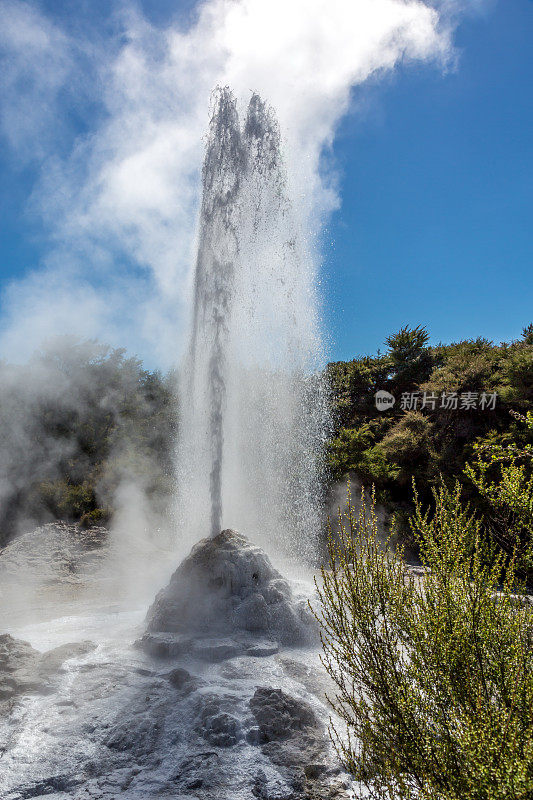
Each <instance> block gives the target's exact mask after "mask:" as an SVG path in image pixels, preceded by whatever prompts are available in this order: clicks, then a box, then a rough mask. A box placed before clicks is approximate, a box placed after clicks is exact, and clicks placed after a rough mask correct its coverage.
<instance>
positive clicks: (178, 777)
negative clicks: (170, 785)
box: [170, 751, 221, 791]
mask: <svg viewBox="0 0 533 800" xmlns="http://www.w3.org/2000/svg"><path fill="white" fill-rule="evenodd" d="M220 771H221V759H220V756H219V755H218V753H216V752H214V751H208V752H202V753H194V754H193V755H191V756H188V757H187V758H185V759H184V760H183V761H182V762H181V763H180V765H179V767H178V768H177V770H176V771H175V772H174V773H173V775H172V776H171V778H170V780H171V781H173V782H174V783H175V784H177V786H178V788H179V789H180V790H183V789H184V790H187V791H193V790H194V789H204V790H209V789H211V788H214V787H216V786H217V785H218V784H219V783H220V778H219V776H220Z"/></svg>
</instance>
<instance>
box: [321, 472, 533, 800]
mask: <svg viewBox="0 0 533 800" xmlns="http://www.w3.org/2000/svg"><path fill="white" fill-rule="evenodd" d="M363 500H364V498H363ZM434 501H435V512H434V514H433V515H432V516H430V515H429V514H428V513H427V512H425V511H423V509H422V507H421V504H420V502H419V500H418V498H416V502H415V506H416V510H415V513H414V515H413V517H412V518H411V520H410V524H411V527H412V530H413V533H414V535H415V536H416V538H417V539H418V541H419V545H420V551H421V555H422V559H423V563H424V564H425V566H426V568H427V570H426V573H425V575H424V577H423V578H420V577H419V576H417V575H415V574H414V573H413V572H412V571H411V570H409V569H408V568H407V567H406V564H405V562H404V560H403V557H402V555H403V554H402V551H401V549H400V550H399V551H397V552H396V553H393V552H391V551H390V550H389V549H388V548H387V547H384V546H383V543H382V542H380V540H379V538H378V533H377V524H376V518H375V513H374V503H372V510H371V511H370V512H368V510H365V509H367V505H366V504H365V502H364V501H363V502H362V503H361V507H360V511H359V514H358V516H357V518H356V517H355V514H354V511H353V507H352V504H351V502H350V498H349V503H348V511H347V514H346V517H344V518H343V517H341V518H340V520H339V526H340V530H339V532H338V535H337V536H335V537H334V536H332V535H330V539H329V567H328V568H327V569H323V570H322V580H321V581H320V582H317V589H318V593H319V596H320V600H321V609H320V610H318V609H317V616H318V619H319V621H320V622H321V625H322V642H323V648H324V651H323V661H324V664H325V667H326V669H327V671H328V673H329V674H330V676H331V678H332V679H333V681H334V684H335V686H336V693H335V695H334V696H333V697H331V698H330V702H331V704H332V706H333V709H334V710H335V712H336V713H337V714H338V716H339V717H340V719H341V720H342V721H343V723H344V726H345V728H346V730H344V727H343V728H342V729H339V727H337V728H336V727H335V726H334V725H332V730H331V732H332V738H333V740H334V742H335V743H336V746H337V749H338V752H339V755H340V757H341V759H342V761H343V763H344V765H345V767H346V768H347V769H348V770H349V771H350V772H352V773H353V774H354V775H355V777H356V778H357V779H358V780H359V781H361V782H362V784H363V785H364V786H365V787H366V788H367V789H368V790H369V792H370V796H371V797H374V798H390V800H392V798H398V799H401V798H415V797H416V798H425V799H426V800H430V799H431V800H437V799H438V800H468V799H471V800H489V798H490V800H504V799H505V800H526V798H529V800H530V798H531V797H532V796H533V619H532V611H531V608H530V607H529V606H528V605H527V598H526V597H525V596H523V594H522V589H521V587H520V585H519V583H518V581H517V577H516V567H515V563H514V561H513V560H512V559H511V560H509V559H508V558H506V556H505V554H504V553H503V552H502V551H495V550H489V549H488V548H487V545H486V544H485V542H486V541H487V540H486V536H485V535H484V532H483V530H482V523H481V521H480V519H479V518H478V517H476V516H475V515H474V514H472V513H471V512H470V510H469V508H468V506H466V505H465V504H464V503H463V502H462V499H461V492H460V488H459V486H457V487H456V489H455V490H454V491H449V490H448V489H446V488H445V487H444V486H441V488H440V489H438V490H435V494H434Z"/></svg>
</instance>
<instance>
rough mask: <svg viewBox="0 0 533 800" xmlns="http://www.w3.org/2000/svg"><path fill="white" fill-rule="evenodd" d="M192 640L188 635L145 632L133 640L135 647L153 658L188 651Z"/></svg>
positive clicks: (170, 656) (176, 654)
mask: <svg viewBox="0 0 533 800" xmlns="http://www.w3.org/2000/svg"><path fill="white" fill-rule="evenodd" d="M192 646H193V640H192V638H191V637H190V636H183V635H178V636H176V635H174V634H168V633H150V632H148V633H145V634H144V636H142V637H141V638H140V639H138V640H137V641H136V642H135V647H138V648H139V649H140V650H143V651H144V652H145V653H147V654H148V655H151V656H154V657H155V658H176V657H179V656H183V655H187V654H188V653H190V651H191V649H192Z"/></svg>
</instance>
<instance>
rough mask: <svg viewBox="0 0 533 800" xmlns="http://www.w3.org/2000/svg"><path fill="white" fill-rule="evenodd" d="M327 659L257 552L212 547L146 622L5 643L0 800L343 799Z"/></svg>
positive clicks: (299, 605) (227, 541) (45, 630)
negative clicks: (330, 728) (330, 731)
mask: <svg viewBox="0 0 533 800" xmlns="http://www.w3.org/2000/svg"><path fill="white" fill-rule="evenodd" d="M217 538H218V537H217ZM0 562H1V557H0ZM74 633H75V634H76V635H75V636H73V634H74ZM24 635H26V636H27V639H28V640H29V641H24ZM69 638H73V639H74V638H76V639H77V641H75V642H73V643H72V642H66V641H65V640H66V639H69ZM88 638H89V639H91V640H92V641H88V640H87V639H88ZM58 642H63V643H62V644H59V646H55V647H51V648H48V645H49V644H56V645H57V643H58ZM43 645H44V647H43ZM43 650H46V652H44V653H43V652H42V651H43ZM318 653H319V651H318V647H317V643H316V629H315V628H314V625H313V619H312V617H311V616H310V615H309V613H308V611H307V606H306V604H305V602H304V598H303V597H301V596H298V593H297V592H295V591H294V587H293V586H292V585H291V584H290V583H289V582H288V581H286V580H285V579H284V578H283V577H282V576H281V575H280V573H279V572H277V571H276V570H275V569H274V568H273V567H272V565H271V563H270V561H269V560H268V558H267V557H266V556H265V554H264V553H262V551H261V550H259V549H258V548H255V547H253V546H252V545H250V544H249V543H248V542H247V541H246V540H245V539H244V538H243V537H240V536H238V535H237V534H235V533H233V532H224V533H223V534H221V536H220V538H219V540H218V542H217V541H216V540H207V541H204V542H202V543H200V544H199V545H197V547H196V548H195V549H194V550H193V552H192V553H191V555H190V556H189V558H188V559H186V560H185V561H184V562H183V563H182V565H181V566H180V567H179V568H178V570H177V571H176V572H175V573H174V575H173V576H172V578H171V580H170V582H169V584H168V585H167V586H166V587H165V589H163V590H162V591H161V592H160V593H159V594H158V596H157V598H156V600H155V601H154V603H153V604H152V606H151V608H150V610H149V612H148V615H147V617H146V612H145V609H143V608H142V607H140V608H137V609H136V610H134V611H131V610H126V609H120V610H117V609H114V610H109V609H106V608H98V609H96V608H95V607H93V608H92V609H91V610H90V613H88V614H87V613H86V614H85V615H74V616H69V617H63V618H56V619H55V620H54V621H53V622H41V623H34V624H32V625H29V626H28V625H27V626H25V627H21V628H20V629H18V630H14V629H13V630H11V631H10V635H3V636H2V637H1V638H0V797H2V800H23V798H44V797H46V798H54V800H60V798H61V799H62V798H76V799H79V800H81V799H82V798H84V799H86V800H89V798H101V799H102V800H103V799H104V798H105V799H106V800H107V799H111V798H115V797H118V796H120V797H124V798H125V799H126V800H141V798H142V800H150V798H160V797H169V798H170V797H172V798H181V800H184V799H185V798H189V799H190V800H194V799H195V798H196V800H207V798H210V800H211V798H214V799H215V800H216V799H217V798H219V800H253V798H262V799H263V800H304V798H308V799H309V800H311V798H314V799H316V800H318V798H321V800H326V799H327V798H339V800H340V799H341V798H343V799H344V798H347V797H349V788H348V787H349V779H348V777H347V776H346V775H344V774H343V773H342V771H341V769H340V768H339V766H338V763H337V761H336V759H335V757H334V754H333V753H332V752H331V747H330V744H329V741H328V736H327V727H326V726H327V720H328V709H327V706H326V704H325V700H324V693H325V691H326V689H327V688H328V685H327V678H326V676H325V674H324V672H323V670H322V668H321V667H320V663H319V657H318Z"/></svg>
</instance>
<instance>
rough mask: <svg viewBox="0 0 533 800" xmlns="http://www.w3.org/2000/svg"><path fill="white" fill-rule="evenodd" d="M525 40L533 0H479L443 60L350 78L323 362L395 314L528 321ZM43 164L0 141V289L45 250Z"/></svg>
mask: <svg viewBox="0 0 533 800" xmlns="http://www.w3.org/2000/svg"><path fill="white" fill-rule="evenodd" d="M193 6H194V4H193V3H192V2H189V1H187V2H182V3H178V4H176V3H169V2H155V0H150V2H145V3H143V4H142V8H143V11H144V14H145V15H146V16H147V18H148V19H149V20H150V22H151V23H152V24H153V25H155V26H165V25H166V24H168V22H169V19H170V18H174V19H176V18H177V19H178V20H179V21H180V22H181V23H183V21H184V20H187V19H188V18H189V16H190V14H191V10H192V9H193ZM39 8H40V9H41V11H42V12H44V13H45V14H46V15H47V17H48V18H49V19H50V20H51V21H52V22H54V23H57V24H58V25H62V26H64V27H66V29H67V30H69V31H71V32H72V31H76V29H77V28H78V27H83V25H84V20H85V22H87V21H90V23H91V25H93V26H94V28H95V29H96V30H97V29H98V28H99V27H101V28H102V30H103V29H105V28H110V29H111V28H113V25H114V24H115V22H114V19H113V18H112V17H110V16H109V14H108V10H109V4H108V3H103V2H100V0H98V1H97V2H91V3H87V2H86V3H79V2H77V3H74V2H72V0H46V2H43V3H41V5H40V7H39ZM532 42H533V2H531V0H499V1H497V2H496V1H495V2H490V3H487V4H485V6H484V11H482V12H481V11H480V12H479V13H476V14H471V15H464V16H463V17H462V18H461V21H460V24H459V25H458V27H457V29H456V31H455V33H454V45H455V51H456V63H455V66H454V67H453V68H448V69H447V70H443V69H441V68H440V67H436V66H435V65H434V64H428V63H417V62H414V63H410V64H408V65H402V66H400V67H398V68H397V69H396V70H395V71H389V72H387V73H386V74H380V75H379V77H376V76H374V77H372V78H371V79H370V80H369V81H367V82H365V83H363V84H360V85H358V86H355V87H354V88H353V89H352V109H351V111H350V113H349V114H348V115H346V116H344V118H343V119H342V121H341V122H340V124H339V125H338V126H337V127H336V134H335V139H334V144H333V151H332V153H330V154H329V155H328V164H331V163H332V162H333V163H334V165H335V167H336V169H337V171H338V175H339V196H340V201H341V205H340V208H339V209H338V210H337V211H335V212H334V213H333V215H332V217H331V219H330V221H329V223H328V225H327V229H326V230H325V232H324V234H323V270H322V294H323V299H324V316H325V322H326V329H327V331H328V338H329V341H330V356H331V358H333V359H341V358H352V357H354V356H355V355H358V354H363V353H372V352H375V351H376V350H377V348H379V347H383V341H384V339H385V337H386V336H387V335H388V334H390V333H392V332H394V331H395V330H397V329H398V328H399V327H401V326H402V325H405V324H411V325H417V324H424V325H427V327H428V329H429V331H430V334H431V341H432V342H438V341H452V340H458V339H462V338H470V337H476V336H485V337H487V338H489V339H493V340H496V341H500V340H508V339H512V338H517V337H518V336H519V335H520V332H521V329H522V327H524V326H525V325H526V324H528V323H529V322H530V321H532V320H533V303H532V300H533V279H532V277H531V276H532V269H531V267H532V263H531V262H532V255H533V233H532V225H531V208H532V203H531V200H532V193H533V136H532V127H533V48H532ZM82 106H83V104H82V103H81V102H80V104H79V106H76V104H74V106H72V104H71V106H70V110H69V115H68V124H67V125H65V126H64V131H63V133H62V137H63V139H62V142H61V143H60V144H59V145H57V146H56V149H55V151H54V153H53V154H52V155H51V156H50V157H49V160H50V161H53V159H54V158H55V157H56V156H57V153H58V152H59V153H61V150H62V148H64V149H68V148H69V147H70V146H71V144H72V141H73V140H74V138H75V137H76V136H77V135H79V134H80V133H83V132H84V130H85V128H87V129H88V130H90V128H91V119H90V114H91V106H90V103H89V104H85V107H82ZM95 113H96V111H95ZM44 161H45V162H46V158H45V159H44ZM40 170H42V162H39V163H36V162H35V161H34V160H31V159H30V160H22V159H21V158H19V157H16V156H13V154H12V153H10V151H9V150H8V149H6V148H2V150H1V151H0V180H1V185H2V187H3V188H2V191H1V193H0V218H1V219H2V226H1V228H0V253H1V260H0V289H2V290H4V289H5V288H6V287H7V286H8V285H9V284H12V281H13V279H15V280H16V279H19V278H22V277H23V276H24V275H27V274H28V273H29V272H32V271H33V270H35V269H36V268H37V267H38V266H39V264H40V263H41V262H42V259H43V258H45V257H46V256H47V253H49V250H50V236H51V234H50V222H49V221H43V217H42V215H40V214H36V213H35V211H34V204H33V201H32V199H31V198H32V192H34V190H35V186H36V183H38V180H39V171H40ZM96 285H98V284H96ZM113 343H114V344H118V343H119V342H117V341H115V342H113ZM125 343H126V342H125ZM140 349H141V350H142V348H140ZM141 354H142V352H141Z"/></svg>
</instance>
